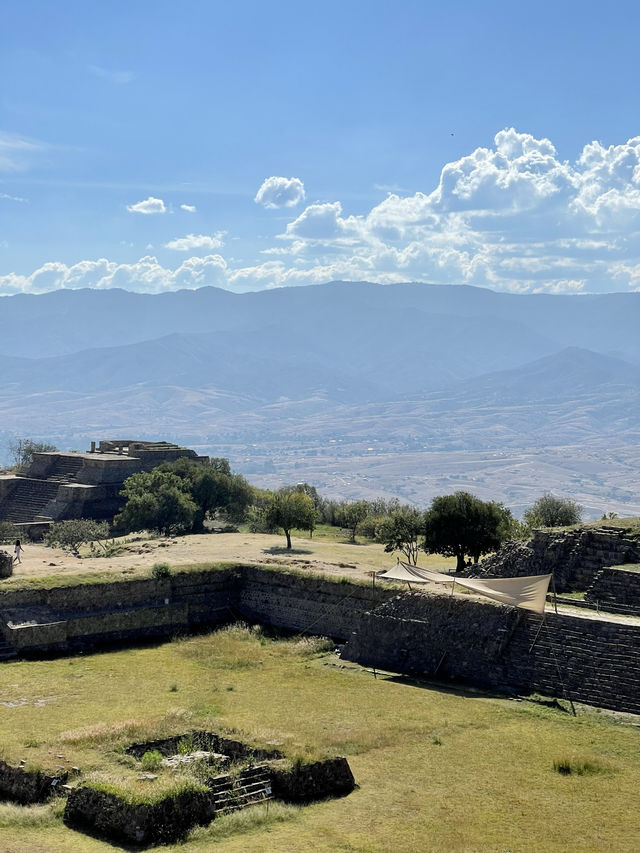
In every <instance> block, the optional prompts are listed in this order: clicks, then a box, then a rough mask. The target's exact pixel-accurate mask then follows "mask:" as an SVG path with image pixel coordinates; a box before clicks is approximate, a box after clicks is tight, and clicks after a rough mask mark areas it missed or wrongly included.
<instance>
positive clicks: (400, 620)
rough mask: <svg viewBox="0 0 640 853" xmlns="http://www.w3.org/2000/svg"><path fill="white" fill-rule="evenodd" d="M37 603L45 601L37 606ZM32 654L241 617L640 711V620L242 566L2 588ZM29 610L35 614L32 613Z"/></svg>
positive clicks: (473, 677) (398, 664)
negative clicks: (539, 610)
mask: <svg viewBox="0 0 640 853" xmlns="http://www.w3.org/2000/svg"><path fill="white" fill-rule="evenodd" d="M39 608H40V609H39ZM0 617H2V618H1V619H0V627H2V628H3V632H4V635H5V637H6V639H8V640H9V641H10V642H14V643H15V644H19V647H20V649H21V651H22V653H23V654H25V653H28V652H32V653H33V652H37V653H40V652H42V651H55V650H59V651H64V650H66V649H71V650H73V649H78V648H88V647H91V646H95V645H97V644H100V643H105V642H109V643H110V642H119V641H122V640H130V639H135V638H139V637H145V636H153V635H165V636H166V635H171V634H174V633H176V631H185V632H186V631H190V630H192V629H194V628H196V627H198V626H200V625H208V626H214V625H219V624H223V623H225V622H229V621H232V620H235V619H238V618H242V619H246V620H248V621H251V622H261V623H266V624H270V625H274V626H276V627H279V628H284V629H287V630H291V631H296V632H304V633H309V634H324V635H328V636H331V637H333V638H335V639H340V640H347V642H346V646H345V649H344V652H343V654H344V656H345V657H346V658H347V659H349V660H353V661H357V662H358V663H361V664H364V665H368V666H376V667H379V668H383V669H389V670H393V671H397V672H403V673H416V674H420V675H425V676H427V677H437V678H443V679H449V678H450V679H456V680H460V681H463V682H469V683H475V684H479V685H483V686H493V687H511V688H512V689H514V690H518V691H521V692H523V693H526V692H530V691H540V692H543V693H545V694H547V695H551V696H559V697H562V696H564V695H565V693H567V695H568V696H569V697H570V698H572V699H574V700H577V701H581V702H585V703H588V704H593V705H599V706H602V707H606V708H614V709H616V710H620V711H629V712H634V713H640V695H639V690H638V684H640V625H635V624H630V623H624V622H622V621H618V622H611V621H604V620H598V619H592V618H583V617H579V616H559V615H556V614H553V613H551V614H548V615H547V616H546V619H545V622H544V624H543V623H541V619H540V617H538V616H537V615H535V614H530V613H528V612H526V611H523V610H516V609H513V608H509V607H506V606H503V605H500V604H497V603H494V602H490V601H477V600H475V599H473V598H471V597H469V598H467V597H464V596H447V595H441V594H433V593H427V592H402V593H398V592H397V590H394V589H393V588H380V587H377V588H376V590H375V591H374V590H373V589H372V588H371V587H370V586H367V585H362V584H356V583H344V582H341V581H340V580H331V579H329V578H318V577H313V576H300V575H297V574H294V573H290V572H284V571H275V570H271V569H260V568H259V567H255V566H241V565H239V566H237V567H233V568H225V569H218V570H216V569H210V570H202V571H196V572H177V573H175V574H173V575H171V576H170V577H168V578H164V579H161V580H155V579H152V578H149V579H146V580H139V579H138V580H129V581H119V582H112V583H101V584H84V585H80V584H76V585H73V586H68V587H55V588H52V589H49V590H46V589H40V588H30V589H24V590H16V591H13V592H11V591H5V592H1V591H0ZM30 617H31V618H30Z"/></svg>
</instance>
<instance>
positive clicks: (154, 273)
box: [0, 255, 227, 295]
mask: <svg viewBox="0 0 640 853" xmlns="http://www.w3.org/2000/svg"><path fill="white" fill-rule="evenodd" d="M226 284H227V263H226V261H225V259H224V258H223V257H221V256H220V255H206V256H205V257H203V258H188V259H187V260H185V261H183V263H181V264H180V265H179V266H178V267H176V268H174V269H171V268H168V267H163V266H162V264H160V263H159V261H158V259H157V258H156V257H154V256H153V255H146V256H145V257H143V258H140V260H138V261H136V262H135V263H132V264H117V263H115V262H114V261H108V260H107V259H106V258H100V259H99V260H97V261H80V262H79V263H77V264H73V265H72V266H67V265H66V264H63V263H59V262H51V263H46V264H43V265H42V266H41V267H40V268H39V269H37V270H35V272H33V273H32V274H31V275H29V276H23V275H17V274H16V273H10V274H9V275H4V276H0V294H3V295H10V294H13V293H45V292H47V291H49V290H57V289H61V288H64V289H77V288H80V287H93V288H97V289H100V290H104V289H108V288H112V287H122V288H124V289H125V290H133V291H136V292H138V293H161V292H163V291H167V290H178V289H180V288H185V289H195V288H197V287H204V286H208V285H215V286H216V287H225V286H226Z"/></svg>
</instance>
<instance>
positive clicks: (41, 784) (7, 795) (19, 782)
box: [0, 760, 68, 806]
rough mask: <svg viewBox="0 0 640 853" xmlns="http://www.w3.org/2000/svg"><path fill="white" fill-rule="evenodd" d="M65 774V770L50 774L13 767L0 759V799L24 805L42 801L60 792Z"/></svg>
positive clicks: (65, 779) (65, 778)
mask: <svg viewBox="0 0 640 853" xmlns="http://www.w3.org/2000/svg"><path fill="white" fill-rule="evenodd" d="M67 776H68V774H67V773H66V772H64V773H60V774H58V775H50V774H47V773H43V772H42V771H41V770H29V769H28V768H25V767H22V766H21V767H13V766H12V765H10V764H7V763H6V762H4V761H1V760H0V799H3V800H4V799H6V800H11V802H14V803H20V804H21V805H25V806H26V805H33V804H34V803H44V802H45V801H46V800H48V799H49V798H50V797H52V796H53V795H54V794H56V793H57V794H59V793H61V788H62V785H64V783H65V782H66V781H67Z"/></svg>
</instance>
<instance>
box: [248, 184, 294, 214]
mask: <svg viewBox="0 0 640 853" xmlns="http://www.w3.org/2000/svg"><path fill="white" fill-rule="evenodd" d="M254 201H255V202H256V204H261V205H262V206H263V207H266V208H268V209H270V210H277V209H278V208H281V207H295V206H296V204H300V202H301V201H304V184H303V183H302V181H301V180H300V179H299V178H279V177H275V176H272V177H271V178H266V180H264V181H263V183H262V186H261V187H260V189H259V190H258V192H257V193H256V197H255V198H254Z"/></svg>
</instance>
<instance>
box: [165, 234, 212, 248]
mask: <svg viewBox="0 0 640 853" xmlns="http://www.w3.org/2000/svg"><path fill="white" fill-rule="evenodd" d="M223 237H224V231H216V233H215V234H213V235H208V234H187V236H186V237H176V238H175V239H174V240H170V241H169V242H168V243H165V244H164V247H165V249H174V250H175V251H176V252H189V251H194V250H196V249H220V248H221V247H222V246H224V241H223V239H222V238H223Z"/></svg>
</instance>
